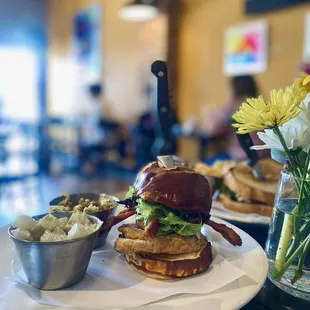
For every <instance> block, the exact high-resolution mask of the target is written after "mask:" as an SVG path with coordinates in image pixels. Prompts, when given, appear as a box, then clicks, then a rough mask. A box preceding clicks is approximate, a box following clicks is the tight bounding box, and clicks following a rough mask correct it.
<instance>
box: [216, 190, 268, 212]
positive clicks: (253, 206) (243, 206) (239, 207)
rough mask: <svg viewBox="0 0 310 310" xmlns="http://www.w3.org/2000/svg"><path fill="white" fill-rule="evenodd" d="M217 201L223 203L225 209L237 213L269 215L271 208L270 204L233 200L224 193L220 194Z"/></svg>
mask: <svg viewBox="0 0 310 310" xmlns="http://www.w3.org/2000/svg"><path fill="white" fill-rule="evenodd" d="M219 201H220V202H221V203H222V204H223V206H224V208H225V209H229V210H231V211H235V212H239V213H246V214H251V213H255V214H259V215H262V216H268V217H270V216H271V214H272V210H273V207H272V206H270V205H265V204H259V203H247V202H240V201H235V200H231V199H230V198H229V197H228V196H226V195H224V194H221V195H220V196H219Z"/></svg>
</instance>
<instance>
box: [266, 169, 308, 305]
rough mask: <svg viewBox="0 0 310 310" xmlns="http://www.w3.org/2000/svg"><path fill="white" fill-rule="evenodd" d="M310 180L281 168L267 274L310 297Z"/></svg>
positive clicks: (268, 244) (295, 292) (297, 294)
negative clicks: (297, 176) (295, 175)
mask: <svg viewBox="0 0 310 310" xmlns="http://www.w3.org/2000/svg"><path fill="white" fill-rule="evenodd" d="M309 200H310V180H307V179H304V180H303V179H301V178H296V177H294V176H293V175H292V174H290V173H288V172H286V171H282V172H281V176H280V181H279V185H278V190H277V194H276V197H275V203H274V209H273V214H272V218H271V223H270V227H269V232H268V238H267V242H266V249H265V250H266V254H267V257H268V261H269V273H268V277H269V279H270V280H271V282H273V283H274V284H275V285H276V286H277V287H279V288H280V289H282V290H283V291H285V292H287V293H289V294H291V295H293V296H295V297H299V298H302V299H306V300H310V203H309Z"/></svg>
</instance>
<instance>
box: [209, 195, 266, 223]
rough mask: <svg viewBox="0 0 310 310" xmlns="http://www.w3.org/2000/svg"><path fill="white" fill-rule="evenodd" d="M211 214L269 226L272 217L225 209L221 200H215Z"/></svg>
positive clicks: (240, 221) (228, 219) (235, 220)
mask: <svg viewBox="0 0 310 310" xmlns="http://www.w3.org/2000/svg"><path fill="white" fill-rule="evenodd" d="M211 215H213V216H215V217H218V218H221V219H223V220H227V221H234V222H239V223H247V224H257V225H264V226H268V225H269V223H270V220H271V218H270V217H268V216H262V215H259V214H254V213H253V214H245V213H239V212H234V211H231V210H228V209H225V208H224V207H223V205H222V204H221V203H220V202H219V201H213V203H212V209H211Z"/></svg>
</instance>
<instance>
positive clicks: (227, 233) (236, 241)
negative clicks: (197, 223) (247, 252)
mask: <svg viewBox="0 0 310 310" xmlns="http://www.w3.org/2000/svg"><path fill="white" fill-rule="evenodd" d="M206 224H207V225H209V226H211V227H212V228H213V229H214V230H215V231H217V232H219V233H220V234H221V235H222V236H223V237H224V238H225V239H226V240H227V241H228V242H229V243H230V244H232V245H233V246H241V245H242V240H241V238H240V236H239V235H238V234H237V233H236V232H235V231H234V230H233V229H231V228H229V227H227V226H226V225H224V224H218V223H215V222H213V221H211V220H209V221H208V222H207V223H206Z"/></svg>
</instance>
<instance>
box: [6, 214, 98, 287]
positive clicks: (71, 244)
mask: <svg viewBox="0 0 310 310" xmlns="http://www.w3.org/2000/svg"><path fill="white" fill-rule="evenodd" d="M45 215H46V214H44V215H39V216H34V217H33V218H34V219H36V220H38V219H41V218H43V217H44V216H45ZM55 216H56V217H57V218H62V217H66V214H61V215H60V214H58V215H55ZM89 219H90V220H91V222H92V223H96V224H99V223H100V220H99V219H97V218H96V217H94V216H89ZM14 229H15V227H13V226H10V227H9V230H8V232H9V235H10V237H11V238H12V240H13V242H14V245H15V249H16V252H17V255H18V258H19V259H20V261H21V264H22V267H23V269H24V271H25V274H26V276H27V279H28V283H29V284H30V285H31V286H34V287H36V288H39V289H43V290H57V289H63V288H66V287H69V286H72V285H74V284H76V283H78V282H80V281H81V280H82V279H83V277H84V275H85V273H86V270H87V267H88V264H89V261H90V258H91V255H92V252H93V247H94V243H95V240H96V237H97V235H98V230H97V231H96V232H94V233H92V234H90V235H87V236H84V237H81V238H78V239H73V240H64V241H57V242H40V241H25V240H20V239H17V238H16V237H14V235H12V230H14Z"/></svg>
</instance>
